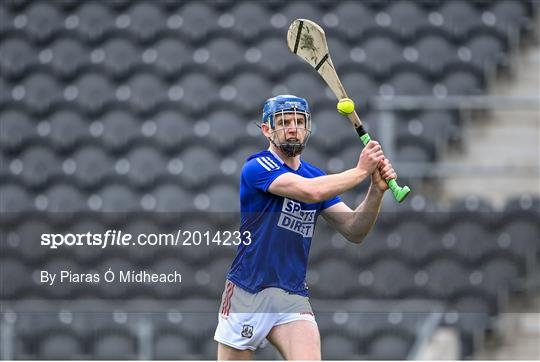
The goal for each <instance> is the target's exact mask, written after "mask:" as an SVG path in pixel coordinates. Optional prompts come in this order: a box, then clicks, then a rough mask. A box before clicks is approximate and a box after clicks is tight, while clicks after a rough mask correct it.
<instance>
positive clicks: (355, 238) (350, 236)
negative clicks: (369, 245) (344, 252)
mask: <svg viewBox="0 0 540 362" xmlns="http://www.w3.org/2000/svg"><path fill="white" fill-rule="evenodd" d="M344 236H345V238H346V239H347V240H348V241H350V242H351V243H353V244H362V243H363V242H364V239H365V238H366V234H365V233H347V234H345V235H344Z"/></svg>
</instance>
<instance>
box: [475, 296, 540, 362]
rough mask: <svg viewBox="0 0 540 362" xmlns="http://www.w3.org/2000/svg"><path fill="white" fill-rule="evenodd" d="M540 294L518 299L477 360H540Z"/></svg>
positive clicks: (501, 317) (498, 324)
mask: <svg viewBox="0 0 540 362" xmlns="http://www.w3.org/2000/svg"><path fill="white" fill-rule="evenodd" d="M538 341H540V294H538V293H537V294H536V295H535V296H533V297H528V298H527V297H526V298H523V299H521V298H520V299H517V298H516V299H515V300H513V302H512V303H511V304H510V306H509V308H508V310H507V311H506V312H505V313H502V314H501V316H500V318H499V321H498V323H497V329H496V331H495V333H494V334H493V335H492V336H490V337H489V338H488V339H487V340H486V344H485V346H484V348H483V349H482V350H481V351H479V353H478V354H477V355H476V356H475V359H480V360H515V359H520V360H540V344H539V343H538Z"/></svg>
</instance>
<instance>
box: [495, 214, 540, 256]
mask: <svg viewBox="0 0 540 362" xmlns="http://www.w3.org/2000/svg"><path fill="white" fill-rule="evenodd" d="M537 221H538V220H536V221H534V216H533V217H529V218H523V219H518V220H510V221H508V222H506V223H504V224H503V225H501V226H500V229H498V230H497V236H498V238H497V243H498V245H499V247H501V249H506V250H508V251H510V252H511V253H513V254H516V255H520V256H522V257H526V258H528V257H530V256H531V255H534V254H535V253H536V251H538V250H540V243H539V242H538V240H540V230H539V228H538V222H537Z"/></svg>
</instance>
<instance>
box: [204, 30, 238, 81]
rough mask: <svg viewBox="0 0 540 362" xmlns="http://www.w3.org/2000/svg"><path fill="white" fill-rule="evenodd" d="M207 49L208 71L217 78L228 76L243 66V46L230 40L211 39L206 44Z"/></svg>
mask: <svg viewBox="0 0 540 362" xmlns="http://www.w3.org/2000/svg"><path fill="white" fill-rule="evenodd" d="M207 49H208V53H209V58H208V63H207V66H208V69H209V70H210V71H212V72H214V73H215V74H217V75H218V76H228V75H229V74H231V72H232V71H233V70H236V69H237V68H238V67H239V66H241V65H244V64H245V60H244V52H245V49H244V47H243V45H242V44H239V43H238V42H236V41H234V40H233V39H231V38H226V37H220V38H216V39H213V40H212V41H210V42H209V43H208V45H207Z"/></svg>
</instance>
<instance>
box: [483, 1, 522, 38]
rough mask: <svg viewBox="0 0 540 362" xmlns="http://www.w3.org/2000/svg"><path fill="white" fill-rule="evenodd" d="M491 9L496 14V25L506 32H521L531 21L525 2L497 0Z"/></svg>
mask: <svg viewBox="0 0 540 362" xmlns="http://www.w3.org/2000/svg"><path fill="white" fill-rule="evenodd" d="M490 11H491V12H492V13H493V15H495V27H496V28H497V29H498V30H500V31H501V32H503V33H505V34H510V33H511V32H519V31H520V29H521V28H524V27H525V26H526V25H527V24H528V22H529V21H530V20H529V19H528V16H527V10H526V9H525V5H524V2H520V1H508V0H506V1H497V2H495V3H493V6H492V7H491V8H490Z"/></svg>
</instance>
